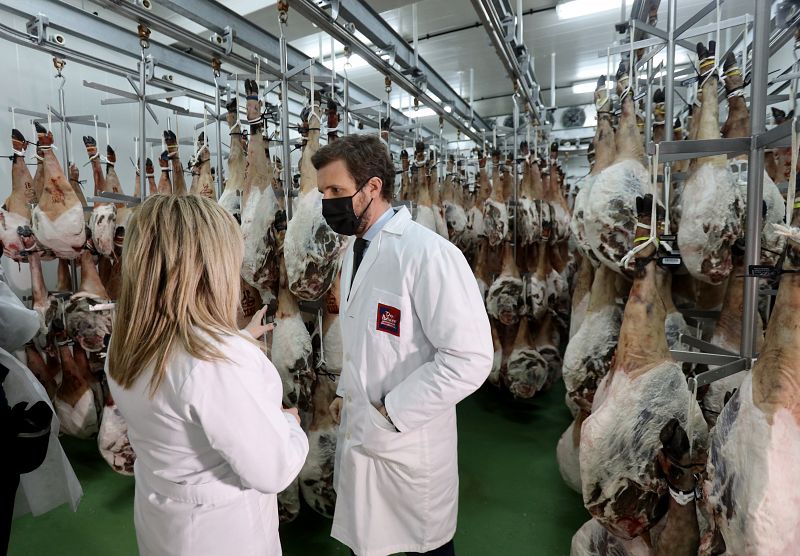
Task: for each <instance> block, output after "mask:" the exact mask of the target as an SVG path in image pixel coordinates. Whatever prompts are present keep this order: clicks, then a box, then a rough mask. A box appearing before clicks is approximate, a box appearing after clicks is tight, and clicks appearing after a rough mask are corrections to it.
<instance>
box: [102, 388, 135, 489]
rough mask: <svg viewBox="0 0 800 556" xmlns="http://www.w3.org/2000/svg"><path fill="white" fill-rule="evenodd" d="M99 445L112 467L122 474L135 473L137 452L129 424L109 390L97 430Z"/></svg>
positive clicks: (104, 457)
mask: <svg viewBox="0 0 800 556" xmlns="http://www.w3.org/2000/svg"><path fill="white" fill-rule="evenodd" d="M104 390H107V388H104ZM97 447H98V449H99V450H100V455H101V456H103V459H104V460H106V463H108V465H109V466H110V467H111V469H113V470H114V471H116V472H117V473H119V474H120V475H129V476H130V475H133V464H134V463H135V462H136V452H134V451H133V446H131V441H130V439H129V438H128V424H127V423H126V422H125V419H124V418H123V417H122V414H121V413H120V412H119V409H118V408H117V404H115V403H114V398H112V397H111V394H110V393H108V392H105V404H104V405H103V416H102V419H101V420H100V429H99V431H98V432H97Z"/></svg>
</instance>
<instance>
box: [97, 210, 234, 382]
mask: <svg viewBox="0 0 800 556" xmlns="http://www.w3.org/2000/svg"><path fill="white" fill-rule="evenodd" d="M243 256H244V244H243V242H242V234H241V232H240V230H239V226H238V225H237V224H236V221H235V220H234V219H233V217H232V216H231V215H230V214H228V213H227V212H226V211H225V210H224V209H223V208H222V207H220V206H219V205H218V204H217V203H216V202H214V201H212V200H210V199H206V198H204V197H200V196H197V195H181V196H178V195H154V196H152V197H150V198H149V199H147V200H146V201H145V202H144V203H142V204H141V206H139V207H138V208H137V209H136V210H135V211H134V212H133V214H132V215H131V218H130V220H129V222H128V225H127V228H126V231H125V243H124V245H123V251H122V287H121V290H120V295H119V299H118V300H117V307H116V316H115V318H114V329H113V330H114V334H113V339H112V342H111V346H110V348H109V352H108V369H109V375H110V376H111V378H113V379H114V380H115V381H116V382H117V383H118V384H120V385H121V386H122V387H123V388H126V389H127V388H131V387H132V386H133V384H134V383H135V382H136V380H137V379H138V378H139V376H140V375H141V374H142V372H144V370H145V369H146V368H148V366H149V365H150V364H151V363H153V364H154V368H153V373H152V375H151V377H150V382H149V388H150V395H151V396H153V395H154V394H155V392H156V390H158V387H159V385H160V384H161V382H162V381H163V380H164V375H165V373H166V366H167V362H168V360H169V356H170V354H171V353H172V351H173V349H175V348H176V347H181V348H183V349H184V350H185V351H186V352H187V353H188V354H189V355H191V356H192V357H195V358H197V359H202V360H206V361H212V360H224V359H225V355H224V354H223V353H222V352H221V351H220V350H219V349H218V348H217V347H215V346H216V345H218V344H219V343H220V342H221V340H222V337H223V336H226V335H229V334H238V333H239V330H238V328H237V326H236V311H237V308H238V305H239V288H240V282H239V269H240V268H241V266H242V258H243Z"/></svg>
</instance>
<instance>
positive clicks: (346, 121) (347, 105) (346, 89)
mask: <svg viewBox="0 0 800 556" xmlns="http://www.w3.org/2000/svg"><path fill="white" fill-rule="evenodd" d="M343 94H344V98H343V104H344V135H350V78H349V77H348V75H347V63H345V68H344V93H343Z"/></svg>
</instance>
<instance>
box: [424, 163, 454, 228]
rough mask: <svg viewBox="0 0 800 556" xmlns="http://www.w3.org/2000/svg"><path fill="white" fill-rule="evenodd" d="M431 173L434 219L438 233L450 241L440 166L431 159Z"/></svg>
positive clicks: (430, 185) (429, 181) (429, 177)
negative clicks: (440, 178)
mask: <svg viewBox="0 0 800 556" xmlns="http://www.w3.org/2000/svg"><path fill="white" fill-rule="evenodd" d="M429 168H430V172H429V173H428V189H429V190H430V196H431V210H433V219H434V221H435V222H436V233H437V234H439V235H440V236H442V237H443V238H445V239H446V240H448V241H449V240H450V236H449V235H448V232H447V222H446V221H445V219H444V210H443V209H442V199H441V194H440V190H439V165H438V163H437V162H436V160H434V159H433V158H431V160H430V162H429Z"/></svg>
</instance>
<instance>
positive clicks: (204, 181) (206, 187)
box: [189, 132, 217, 199]
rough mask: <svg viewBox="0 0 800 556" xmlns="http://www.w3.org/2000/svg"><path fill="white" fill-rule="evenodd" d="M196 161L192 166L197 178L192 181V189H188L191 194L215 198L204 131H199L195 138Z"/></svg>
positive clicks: (209, 155) (209, 156)
mask: <svg viewBox="0 0 800 556" xmlns="http://www.w3.org/2000/svg"><path fill="white" fill-rule="evenodd" d="M197 149H198V151H199V152H198V154H197V161H196V162H195V165H194V168H195V171H196V172H197V180H196V181H195V182H194V183H192V189H191V191H189V193H191V194H192V195H200V196H201V197H206V198H208V199H216V198H217V195H216V193H214V177H213V176H212V175H211V153H210V152H209V150H208V145H207V144H206V142H205V132H201V133H200V136H199V137H198V138H197Z"/></svg>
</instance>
